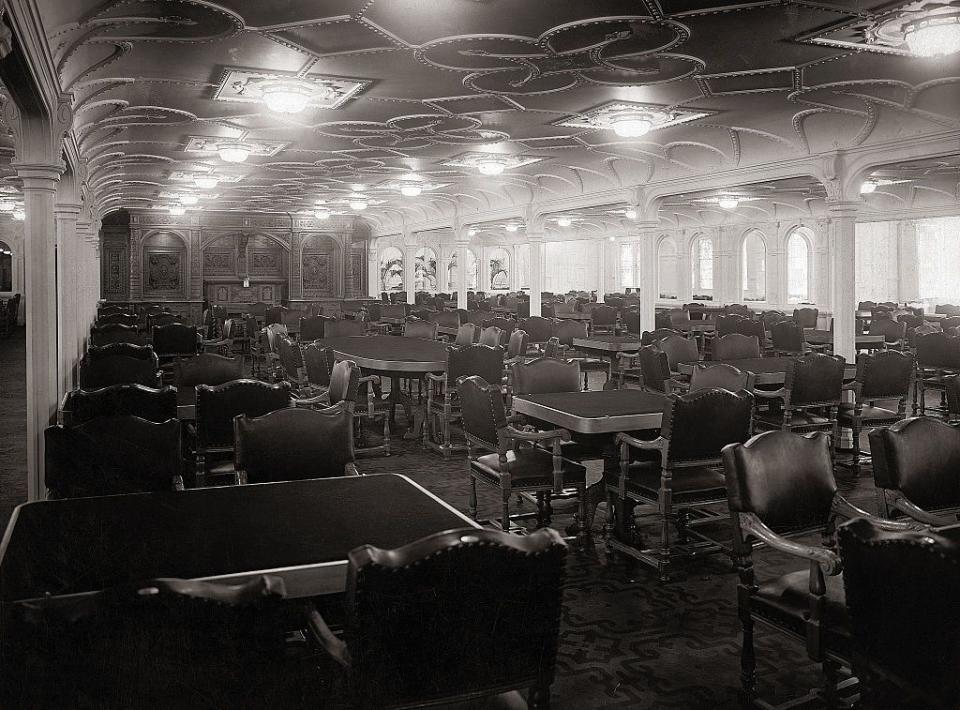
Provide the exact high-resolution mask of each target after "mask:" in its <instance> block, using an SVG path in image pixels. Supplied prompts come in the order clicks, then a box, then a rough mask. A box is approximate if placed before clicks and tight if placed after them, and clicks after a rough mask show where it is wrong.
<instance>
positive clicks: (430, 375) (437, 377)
mask: <svg viewBox="0 0 960 710" xmlns="http://www.w3.org/2000/svg"><path fill="white" fill-rule="evenodd" d="M427 380H429V381H430V382H446V381H447V375H446V373H444V374H442V375H436V374H434V373H432V372H428V373H427Z"/></svg>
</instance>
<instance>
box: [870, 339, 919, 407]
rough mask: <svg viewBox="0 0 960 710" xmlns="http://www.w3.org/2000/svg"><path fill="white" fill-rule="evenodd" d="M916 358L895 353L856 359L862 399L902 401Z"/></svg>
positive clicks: (881, 352) (886, 352) (905, 395)
mask: <svg viewBox="0 0 960 710" xmlns="http://www.w3.org/2000/svg"><path fill="white" fill-rule="evenodd" d="M915 362H916V360H915V358H914V357H913V355H911V354H910V353H902V352H899V351H897V350H880V351H877V352H874V353H869V354H864V355H860V356H859V357H858V358H857V382H859V383H860V385H861V399H866V400H869V399H894V398H905V397H907V396H908V395H909V393H910V385H911V384H912V382H913V373H914V367H915Z"/></svg>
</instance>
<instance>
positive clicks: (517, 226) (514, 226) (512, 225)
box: [504, 222, 520, 232]
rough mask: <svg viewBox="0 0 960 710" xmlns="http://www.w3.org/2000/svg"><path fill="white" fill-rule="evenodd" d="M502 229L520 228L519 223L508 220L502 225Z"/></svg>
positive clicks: (512, 230)
mask: <svg viewBox="0 0 960 710" xmlns="http://www.w3.org/2000/svg"><path fill="white" fill-rule="evenodd" d="M504 229H506V230H507V231H508V232H516V231H517V230H518V229H520V225H519V224H517V223H516V222H508V223H507V224H506V225H505V226H504Z"/></svg>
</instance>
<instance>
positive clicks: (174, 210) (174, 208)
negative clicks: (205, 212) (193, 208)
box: [167, 205, 187, 217]
mask: <svg viewBox="0 0 960 710" xmlns="http://www.w3.org/2000/svg"><path fill="white" fill-rule="evenodd" d="M167 211H168V212H169V213H170V214H172V215H174V216H176V217H179V216H180V215H182V214H185V213H186V211H187V210H186V209H184V207H183V205H170V207H168V208H167Z"/></svg>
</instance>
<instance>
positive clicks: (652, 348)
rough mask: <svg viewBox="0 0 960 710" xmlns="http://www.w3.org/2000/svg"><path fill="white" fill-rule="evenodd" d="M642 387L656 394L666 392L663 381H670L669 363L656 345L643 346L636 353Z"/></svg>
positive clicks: (665, 355)
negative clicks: (654, 391)
mask: <svg viewBox="0 0 960 710" xmlns="http://www.w3.org/2000/svg"><path fill="white" fill-rule="evenodd" d="M637 355H638V356H639V360H640V374H641V376H642V377H643V386H644V387H646V388H647V389H650V390H656V391H657V392H664V391H666V387H665V385H664V381H665V380H669V379H670V362H669V361H668V360H667V354H666V353H665V352H663V351H662V350H661V349H660V348H658V347H657V346H656V345H644V346H643V347H641V348H640V350H638V351H637Z"/></svg>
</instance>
